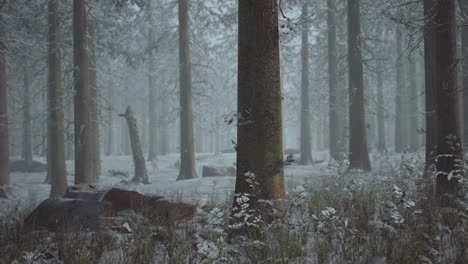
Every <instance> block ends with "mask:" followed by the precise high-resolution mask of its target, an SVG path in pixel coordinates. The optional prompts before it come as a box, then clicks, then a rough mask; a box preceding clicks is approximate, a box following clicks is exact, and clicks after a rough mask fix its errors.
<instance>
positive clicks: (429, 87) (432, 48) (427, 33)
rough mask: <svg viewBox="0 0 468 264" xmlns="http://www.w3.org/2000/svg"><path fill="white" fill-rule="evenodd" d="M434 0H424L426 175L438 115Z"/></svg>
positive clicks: (432, 164)
mask: <svg viewBox="0 0 468 264" xmlns="http://www.w3.org/2000/svg"><path fill="white" fill-rule="evenodd" d="M434 1H435V0H424V2H423V3H424V20H425V27H424V72H425V74H424V76H425V82H424V83H425V97H426V158H425V160H426V165H425V167H426V168H425V170H426V173H425V175H426V176H429V175H431V174H430V173H428V172H430V171H433V170H434V169H435V163H436V155H437V138H438V128H437V127H438V123H437V120H438V117H437V111H436V109H437V100H436V98H437V97H436V91H437V88H436V85H435V83H436V82H437V72H436V63H437V61H436V56H434V54H435V52H436V41H435V38H436V31H435V25H436V24H435V9H434V7H435V2H434Z"/></svg>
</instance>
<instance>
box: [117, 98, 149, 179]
mask: <svg viewBox="0 0 468 264" xmlns="http://www.w3.org/2000/svg"><path fill="white" fill-rule="evenodd" d="M119 116H122V117H124V118H125V119H126V120H127V124H128V132H129V134H130V146H131V148H132V155H133V163H134V165H135V176H133V179H132V182H138V183H139V182H141V183H143V184H149V181H148V171H147V170H146V164H145V157H144V156H143V150H142V149H141V143H140V136H139V135H138V127H137V122H136V119H135V115H134V114H133V110H132V108H131V107H130V106H128V107H127V110H126V111H125V114H120V115H119Z"/></svg>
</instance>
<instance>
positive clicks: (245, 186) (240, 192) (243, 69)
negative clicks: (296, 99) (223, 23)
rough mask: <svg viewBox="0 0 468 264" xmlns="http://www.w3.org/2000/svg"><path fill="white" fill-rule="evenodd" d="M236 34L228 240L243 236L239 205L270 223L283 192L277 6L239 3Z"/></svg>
mask: <svg viewBox="0 0 468 264" xmlns="http://www.w3.org/2000/svg"><path fill="white" fill-rule="evenodd" d="M238 32H239V33H238V34H239V40H238V45H239V46H238V51H239V53H238V114H237V115H238V124H237V177H236V186H235V192H234V202H233V209H232V217H231V225H230V227H231V230H230V237H233V236H239V235H242V234H244V235H247V234H246V233H245V231H246V229H249V227H248V226H247V225H246V224H247V223H246V220H245V219H244V217H245V215H243V212H242V211H243V209H242V208H243V205H245V204H247V205H249V207H248V208H250V209H252V210H253V211H252V212H251V213H250V212H248V214H253V215H254V216H257V217H260V218H261V219H262V221H263V223H270V222H271V221H272V220H273V219H274V218H275V217H276V216H277V215H276V214H277V213H279V214H282V213H284V202H283V200H282V199H283V198H284V193H285V190H284V170H283V165H284V163H283V135H282V118H281V84H280V56H279V32H278V3H277V1H276V0H257V1H251V0H240V1H239V31H238ZM243 197H247V198H248V199H249V200H248V201H245V199H243ZM273 209H275V210H273ZM275 211H276V212H275ZM247 221H249V220H247ZM252 228H254V229H256V228H255V227H252ZM256 230H257V231H258V229H256ZM254 233H255V232H254ZM250 234H251V235H252V233H250ZM255 234H258V233H255Z"/></svg>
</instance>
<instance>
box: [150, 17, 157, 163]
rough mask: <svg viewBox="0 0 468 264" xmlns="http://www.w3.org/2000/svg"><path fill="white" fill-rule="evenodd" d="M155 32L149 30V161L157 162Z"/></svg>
mask: <svg viewBox="0 0 468 264" xmlns="http://www.w3.org/2000/svg"><path fill="white" fill-rule="evenodd" d="M150 21H151V19H150ZM153 45H154V31H153V29H152V28H149V29H148V90H149V98H148V101H149V102H148V107H149V109H148V110H149V154H148V160H149V161H152V160H156V156H157V138H158V134H157V127H156V122H157V113H156V99H157V97H156V87H155V85H154V77H153V75H154V57H153V56H154V54H153Z"/></svg>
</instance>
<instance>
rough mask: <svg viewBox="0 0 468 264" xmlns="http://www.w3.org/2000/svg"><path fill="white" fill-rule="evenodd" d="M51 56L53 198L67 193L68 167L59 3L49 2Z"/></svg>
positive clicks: (55, 0)
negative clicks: (66, 164)
mask: <svg viewBox="0 0 468 264" xmlns="http://www.w3.org/2000/svg"><path fill="white" fill-rule="evenodd" d="M48 20H49V47H48V48H49V50H48V52H49V55H48V64H49V65H48V71H49V73H48V86H49V90H48V95H49V118H48V120H49V124H48V133H47V134H48V136H49V138H48V140H49V141H50V144H49V147H50V148H51V149H50V150H49V160H48V161H47V162H48V171H49V177H50V183H51V184H52V186H51V190H50V196H51V197H61V196H62V195H63V194H64V193H65V191H66V189H67V172H66V167H65V136H64V124H63V122H64V121H63V120H64V114H63V108H64V104H63V95H64V90H63V88H62V76H61V74H62V73H61V55H60V25H59V21H60V16H59V1H58V0H49V16H48Z"/></svg>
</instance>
